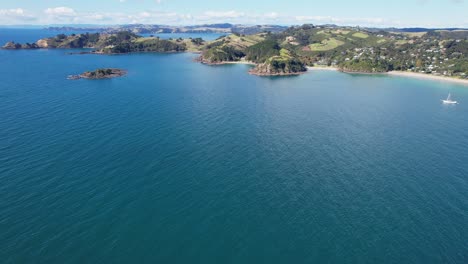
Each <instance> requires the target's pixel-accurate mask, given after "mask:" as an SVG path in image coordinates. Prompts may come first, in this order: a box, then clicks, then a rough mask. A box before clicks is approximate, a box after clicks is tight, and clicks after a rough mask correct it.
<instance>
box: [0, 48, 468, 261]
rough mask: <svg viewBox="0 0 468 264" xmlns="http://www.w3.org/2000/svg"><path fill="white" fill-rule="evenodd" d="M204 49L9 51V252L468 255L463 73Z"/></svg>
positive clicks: (45, 256) (1, 230)
mask: <svg viewBox="0 0 468 264" xmlns="http://www.w3.org/2000/svg"><path fill="white" fill-rule="evenodd" d="M194 57H195V56H194V55H191V54H171V55H157V54H134V55H122V56H99V55H67V51H64V50H51V51H45V50H40V51H5V50H0V60H1V61H2V62H3V63H2V64H0V80H1V82H0V183H1V184H0V259H2V261H1V262H2V263H467V262H468V239H467V238H468V224H467V223H468V148H467V146H468V132H467V131H468V89H467V88H468V87H463V86H460V85H455V84H449V83H440V82H431V81H425V80H417V79H407V78H401V77H386V76H364V75H363V76H360V75H348V74H342V73H337V72H328V71H316V72H315V71H314V72H310V73H308V74H304V75H301V76H299V77H287V78H260V77H255V76H251V75H249V74H247V71H248V67H249V66H246V65H228V66H219V67H210V66H205V65H201V64H198V63H194V62H193V61H192V60H193V59H194ZM99 67H120V68H124V69H127V70H128V71H129V74H128V76H126V77H123V78H120V79H113V80H102V81H89V80H78V81H70V80H66V76H67V75H69V74H76V73H81V72H83V71H85V70H90V69H95V68H99ZM449 91H451V93H452V95H453V97H454V98H455V99H457V100H458V101H460V102H461V103H460V104H459V105H456V106H444V105H442V104H441V103H440V99H442V98H444V97H446V95H447V93H448V92H449Z"/></svg>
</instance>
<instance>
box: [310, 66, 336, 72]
mask: <svg viewBox="0 0 468 264" xmlns="http://www.w3.org/2000/svg"><path fill="white" fill-rule="evenodd" d="M307 70H312V71H339V69H338V68H335V67H327V66H313V67H311V66H307Z"/></svg>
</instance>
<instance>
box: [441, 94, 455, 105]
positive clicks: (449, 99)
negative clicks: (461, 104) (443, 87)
mask: <svg viewBox="0 0 468 264" xmlns="http://www.w3.org/2000/svg"><path fill="white" fill-rule="evenodd" d="M442 102H443V103H444V104H458V102H457V101H454V100H452V98H451V95H450V93H449V94H448V96H447V99H445V100H442Z"/></svg>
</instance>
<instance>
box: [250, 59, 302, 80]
mask: <svg viewBox="0 0 468 264" xmlns="http://www.w3.org/2000/svg"><path fill="white" fill-rule="evenodd" d="M306 71H307V68H306V67H305V65H304V64H303V63H302V62H300V61H299V60H298V59H296V58H293V57H289V58H285V57H281V56H275V57H272V58H270V59H268V60H267V61H266V62H265V63H261V64H258V65H257V66H256V67H255V68H253V69H252V70H250V73H251V74H254V75H261V76H275V75H298V74H301V73H304V72H306Z"/></svg>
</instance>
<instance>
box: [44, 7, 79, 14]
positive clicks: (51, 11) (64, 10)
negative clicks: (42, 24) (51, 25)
mask: <svg viewBox="0 0 468 264" xmlns="http://www.w3.org/2000/svg"><path fill="white" fill-rule="evenodd" d="M44 13H46V14H47V15H57V16H73V15H76V13H75V10H73V9H72V8H69V7H65V6H61V7H54V8H50V7H49V8H47V9H46V10H44Z"/></svg>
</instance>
